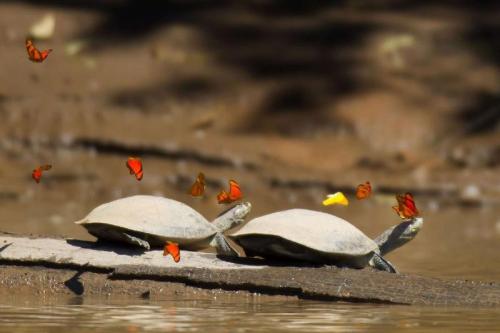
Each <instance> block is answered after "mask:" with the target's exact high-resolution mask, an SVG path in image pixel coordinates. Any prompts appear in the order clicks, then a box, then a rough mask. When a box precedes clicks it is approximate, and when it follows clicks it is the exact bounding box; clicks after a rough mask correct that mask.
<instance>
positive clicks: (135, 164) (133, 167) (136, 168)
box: [125, 157, 143, 180]
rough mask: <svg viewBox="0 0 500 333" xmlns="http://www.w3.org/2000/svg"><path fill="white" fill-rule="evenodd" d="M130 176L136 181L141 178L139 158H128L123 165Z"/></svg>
mask: <svg viewBox="0 0 500 333" xmlns="http://www.w3.org/2000/svg"><path fill="white" fill-rule="evenodd" d="M125 165H126V166H127V168H128V170H129V171H130V174H131V175H135V178H136V179H137V180H141V179H142V176H143V171H142V161H141V159H140V158H139V157H129V158H128V160H127V163H125Z"/></svg>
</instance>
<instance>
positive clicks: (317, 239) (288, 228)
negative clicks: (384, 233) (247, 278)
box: [229, 209, 378, 267]
mask: <svg viewBox="0 0 500 333" xmlns="http://www.w3.org/2000/svg"><path fill="white" fill-rule="evenodd" d="M229 237H230V238H232V239H233V240H234V241H235V242H236V243H238V244H239V245H240V246H242V247H243V248H244V249H245V252H246V253H247V255H248V254H250V255H259V256H263V257H281V258H282V257H288V258H292V259H301V260H305V261H313V262H320V263H329V262H332V263H344V264H346V265H348V266H355V267H364V266H365V265H366V264H367V262H368V260H369V259H370V258H371V255H372V252H373V251H376V250H377V249H378V247H377V244H376V243H375V242H374V241H373V240H372V239H370V238H369V237H368V236H366V235H365V234H364V233H363V232H362V231H360V230H359V229H358V228H356V227H355V226H353V225H352V224H350V223H349V222H347V221H345V220H343V219H341V218H339V217H337V216H335V215H331V214H327V213H322V212H317V211H312V210H307V209H291V210H285V211H280V212H276V213H272V214H268V215H264V216H261V217H258V218H255V219H253V220H251V221H249V222H248V223H247V224H245V226H243V228H241V229H240V230H239V231H238V232H236V233H234V234H233V235H231V236H229Z"/></svg>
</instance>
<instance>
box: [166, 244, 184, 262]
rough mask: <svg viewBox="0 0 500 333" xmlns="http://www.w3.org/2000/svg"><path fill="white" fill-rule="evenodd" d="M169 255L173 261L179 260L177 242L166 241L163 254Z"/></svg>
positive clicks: (179, 253)
mask: <svg viewBox="0 0 500 333" xmlns="http://www.w3.org/2000/svg"><path fill="white" fill-rule="evenodd" d="M169 254H170V255H171V256H172V258H173V259H174V261H175V262H179V261H180V260H181V251H180V249H179V244H177V243H173V242H167V243H166V244H165V247H164V248H163V256H167V255H169Z"/></svg>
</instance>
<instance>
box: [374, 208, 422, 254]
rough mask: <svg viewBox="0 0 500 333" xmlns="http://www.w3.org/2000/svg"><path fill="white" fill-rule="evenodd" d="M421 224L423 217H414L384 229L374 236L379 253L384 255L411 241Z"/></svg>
mask: <svg viewBox="0 0 500 333" xmlns="http://www.w3.org/2000/svg"><path fill="white" fill-rule="evenodd" d="M423 225H424V219H423V218H422V217H414V218H411V219H406V220H403V222H401V223H399V224H397V225H395V226H392V227H390V228H389V229H387V230H386V231H384V232H383V233H382V234H380V236H378V237H377V238H375V243H377V245H378V247H379V249H380V254H381V255H385V254H387V253H389V252H391V251H393V250H395V249H397V248H398V247H400V246H402V245H404V244H406V243H408V242H409V241H411V240H412V239H413V238H415V236H417V234H418V232H419V231H420V229H422V226H423Z"/></svg>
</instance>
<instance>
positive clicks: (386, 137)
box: [0, 0, 500, 280]
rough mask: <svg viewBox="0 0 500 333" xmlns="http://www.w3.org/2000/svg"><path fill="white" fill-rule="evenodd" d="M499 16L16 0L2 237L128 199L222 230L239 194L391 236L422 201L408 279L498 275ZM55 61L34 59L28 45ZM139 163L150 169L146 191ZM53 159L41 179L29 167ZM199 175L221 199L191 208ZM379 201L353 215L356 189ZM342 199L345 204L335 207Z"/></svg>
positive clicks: (204, 1) (9, 35) (0, 170)
mask: <svg viewBox="0 0 500 333" xmlns="http://www.w3.org/2000/svg"><path fill="white" fill-rule="evenodd" d="M499 7H500V6H499V5H498V1H481V2H470V1H425V2H423V1H410V0H407V1H405V0H399V1H398V0H378V1H363V0H350V1H348V0H346V1H320V0H318V1H296V0H287V1H280V0H254V1H245V2H243V1H224V0H221V1H208V0H199V1H194V0H193V1H191V0H182V1H181V0H179V1H148V2H143V1H133V0H128V1H127V0H108V1H106V0H101V1H97V0H85V1H83V0H72V1H63V0H59V1H50V0H32V1H28V0H26V1H19V0H17V1H13V0H12V1H10V0H4V1H2V2H1V3H0V54H1V64H0V66H1V70H0V115H1V122H0V126H1V131H0V135H1V138H0V160H1V164H0V211H1V217H0V230H2V231H5V232H14V233H22V234H42V235H60V236H66V237H76V238H84V239H92V237H91V236H89V235H88V234H87V233H86V231H85V230H83V228H81V227H79V226H77V225H74V224H73V223H72V222H73V221H76V220H79V219H81V218H83V217H84V216H85V215H86V214H87V213H88V212H89V211H90V210H91V209H92V208H94V207H95V206H97V205H99V204H101V203H104V202H107V201H111V200H114V199H117V198H120V197H123V196H128V195H134V194H155V195H163V196H168V197H170V198H174V199H177V200H180V201H182V202H185V203H187V204H189V205H191V206H192V207H194V208H195V209H197V210H199V211H200V212H201V213H202V214H203V215H205V216H206V217H207V218H208V219H209V220H210V219H212V218H214V217H215V216H216V215H217V214H218V213H219V212H220V211H222V210H223V207H221V206H220V205H218V204H217V202H216V199H215V196H216V194H217V193H218V192H219V191H220V190H221V189H222V188H227V186H228V185H227V181H228V179H231V178H233V179H236V180H237V181H238V182H239V183H240V184H241V186H242V190H243V192H244V195H245V197H246V199H247V200H249V201H251V202H252V203H253V207H254V209H253V212H252V215H251V217H256V216H259V215H261V214H266V213H270V212H273V211H276V210H280V209H288V208H294V207H303V208H310V209H316V210H321V211H325V212H330V213H333V214H336V215H339V216H341V217H344V218H346V219H348V220H349V221H350V222H351V223H353V224H354V225H356V226H357V227H359V228H360V229H361V230H363V231H365V232H366V233H367V234H368V235H370V236H373V237H375V236H376V235H377V234H379V233H380V232H382V231H383V230H384V229H386V228H388V227H390V226H392V225H394V224H396V223H398V222H399V218H398V217H397V216H396V214H394V212H393V211H392V209H391V206H393V205H394V204H395V203H396V200H395V198H394V195H395V194H396V193H403V192H406V191H410V192H412V193H413V194H414V195H415V198H416V202H417V206H418V208H419V209H420V211H421V213H422V215H423V216H424V218H425V219H426V224H425V226H424V228H423V230H422V231H421V233H420V234H419V236H418V237H417V238H416V239H415V240H414V241H412V242H411V243H409V244H408V245H406V246H405V247H404V248H401V249H400V250H398V251H396V252H394V254H391V255H389V259H390V260H391V261H393V262H394V264H395V265H396V266H398V267H399V268H400V269H401V270H402V271H404V272H410V273H418V274H427V275H434V276H452V277H471V278H481V279H486V280H498V279H499V277H500V267H499V265H498V259H497V256H498V253H499V251H500V243H499V240H500V214H499V213H500V180H499V178H500V177H499V176H500V173H499V171H500V70H499V65H500V45H499V38H498V36H499V32H500V29H499V28H500V10H499V9H500V8H499ZM28 35H30V36H32V37H33V38H34V41H35V45H36V46H37V47H38V48H39V49H41V50H42V49H47V48H52V49H54V51H53V52H52V53H51V54H50V55H49V57H48V58H47V59H46V60H45V62H43V63H32V62H30V61H29V60H28V57H27V54H26V49H25V46H24V40H25V38H26V36H28ZM128 156H140V157H141V158H142V159H143V163H144V178H143V180H142V181H141V182H138V181H136V180H135V178H134V177H133V176H131V175H129V174H128V170H127V168H126V167H125V161H126V159H127V157H128ZM45 163H49V164H52V165H53V168H52V170H50V171H47V172H45V173H44V175H43V178H42V181H41V183H40V184H36V183H35V182H34V181H33V180H32V179H31V171H32V170H33V169H34V168H35V167H36V166H38V165H41V164H45ZM199 171H202V172H204V173H205V175H206V177H207V196H206V197H205V198H203V199H201V200H196V199H193V198H191V197H190V196H189V195H187V194H186V193H187V190H188V189H189V186H190V185H191V184H192V182H193V181H194V179H195V177H196V175H197V174H198V172H199ZM366 180H369V181H370V182H371V183H372V185H373V188H374V195H373V196H372V197H371V198H370V199H367V200H363V201H357V200H356V199H355V198H354V196H353V194H354V190H355V187H356V185H357V184H360V183H363V182H364V181H366ZM336 191H343V192H344V193H345V194H346V195H347V196H348V198H349V199H350V201H351V204H350V205H349V206H348V207H339V206H329V207H323V206H322V205H321V201H322V200H323V199H324V197H325V195H326V194H328V193H333V192H336Z"/></svg>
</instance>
